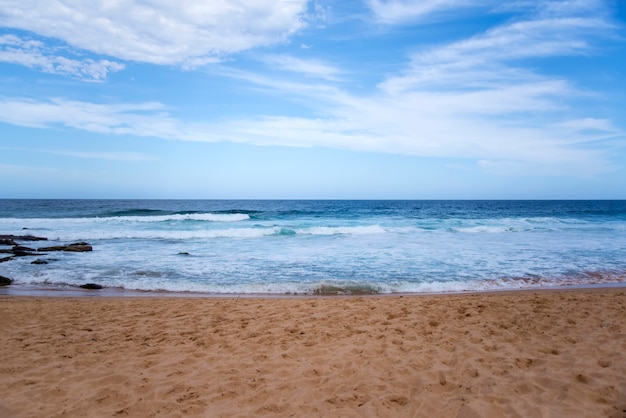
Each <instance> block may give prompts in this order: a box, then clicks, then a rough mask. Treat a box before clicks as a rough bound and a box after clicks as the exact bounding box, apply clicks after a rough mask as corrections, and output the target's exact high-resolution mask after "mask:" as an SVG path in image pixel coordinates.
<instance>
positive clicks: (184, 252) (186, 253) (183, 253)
mask: <svg viewBox="0 0 626 418" xmlns="http://www.w3.org/2000/svg"><path fill="white" fill-rule="evenodd" d="M178 255H189V253H188V252H187V251H183V252H181V253H178Z"/></svg>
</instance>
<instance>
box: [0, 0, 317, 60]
mask: <svg viewBox="0 0 626 418" xmlns="http://www.w3.org/2000/svg"><path fill="white" fill-rule="evenodd" d="M2 3H3V4H2V13H0V25H1V26H5V27H10V28H17V29H23V30H27V31H31V32H35V33H37V34H39V35H42V36H45V37H49V38H55V39H60V40H62V41H64V42H66V43H67V44H68V45H71V46H73V47H75V48H80V49H83V50H86V51H91V52H94V53H97V54H103V55H107V56H111V57H115V58H117V59H121V60H129V61H139V62H148V63H154V64H179V65H182V66H185V67H187V68H191V67H195V66H198V65H202V64H205V63H207V62H215V61H217V60H220V59H221V58H222V57H223V56H224V55H225V54H231V53H235V52H238V51H243V50H246V49H250V48H253V47H258V46H267V45H272V44H276V43H280V42H283V41H285V40H286V39H287V38H288V37H289V36H290V35H292V34H293V33H295V32H296V31H298V30H300V29H301V28H303V27H304V25H305V17H306V15H307V7H308V5H307V2H305V1H276V0H231V1H212V2H198V1H195V0H179V1H177V2H176V3H170V2H163V1H158V0H147V1H142V2H92V1H89V0H76V1H72V2H61V1H60V0H50V1H47V2H44V3H42V2H41V1H37V0H4V1H3V2H2Z"/></svg>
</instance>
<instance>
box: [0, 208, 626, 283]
mask: <svg viewBox="0 0 626 418" xmlns="http://www.w3.org/2000/svg"><path fill="white" fill-rule="evenodd" d="M0 235H34V236H39V237H45V238H47V239H48V241H47V242H46V241H41V242H20V244H22V245H25V246H28V247H34V248H37V247H44V246H51V245H61V244H70V243H74V242H87V243H88V244H90V245H91V246H92V247H93V251H91V252H84V253H71V252H48V253H46V254H41V255H37V256H29V257H15V258H13V259H11V260H8V261H5V262H2V263H0V275H2V276H6V277H10V278H13V279H14V284H13V285H12V286H11V287H12V288H14V289H21V288H23V289H30V288H37V289H46V288H48V289H76V288H77V286H79V285H82V284H85V283H96V284H100V285H102V286H103V287H104V288H105V289H123V290H133V291H165V292H197V293H211V294H225V295H235V294H237V295H243V294H263V295H288V294H320V293H321V294H335V293H337V294H364V293H414V292H416V293H422V292H426V293H431V292H462V291H477V290H507V289H525V288H531V289H532V288H544V287H564V286H579V287H580V286H593V285H623V284H626V201H508V200H507V201H419V200H413V201H396V200H390V201H370V200H363V201H341V200H340V201H326V200H311V201H292V200H265V201H257V200H11V199H4V200H0ZM10 248H11V247H7V246H0V249H10ZM4 255H6V254H0V256H4ZM0 258H2V257H0ZM36 259H39V260H41V261H44V262H46V263H47V264H33V263H32V262H33V261H35V260H36ZM96 292H97V291H96Z"/></svg>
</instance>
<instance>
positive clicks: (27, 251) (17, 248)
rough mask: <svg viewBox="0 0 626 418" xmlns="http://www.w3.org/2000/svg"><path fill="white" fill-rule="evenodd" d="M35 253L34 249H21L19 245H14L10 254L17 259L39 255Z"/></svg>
mask: <svg viewBox="0 0 626 418" xmlns="http://www.w3.org/2000/svg"><path fill="white" fill-rule="evenodd" d="M35 251H37V250H35V249H34V248H28V247H23V246H21V245H15V246H14V247H13V248H11V252H12V253H13V254H14V255H16V256H18V257H24V256H28V255H39V254H37V253H36V252H35Z"/></svg>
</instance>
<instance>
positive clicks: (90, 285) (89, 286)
mask: <svg viewBox="0 0 626 418" xmlns="http://www.w3.org/2000/svg"><path fill="white" fill-rule="evenodd" d="M78 287H80V288H83V289H89V290H100V289H102V285H99V284H96V283H85V284H81V285H80V286H78Z"/></svg>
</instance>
